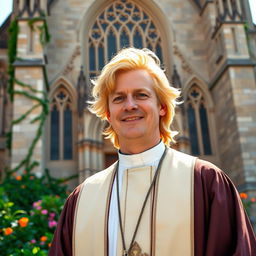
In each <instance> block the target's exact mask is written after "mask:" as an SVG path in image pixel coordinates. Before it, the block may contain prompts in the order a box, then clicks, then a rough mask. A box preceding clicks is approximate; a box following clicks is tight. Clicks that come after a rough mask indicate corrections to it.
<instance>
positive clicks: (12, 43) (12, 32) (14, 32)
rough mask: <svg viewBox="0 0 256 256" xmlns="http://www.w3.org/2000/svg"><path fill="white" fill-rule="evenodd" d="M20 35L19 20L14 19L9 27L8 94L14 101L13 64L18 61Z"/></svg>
mask: <svg viewBox="0 0 256 256" xmlns="http://www.w3.org/2000/svg"><path fill="white" fill-rule="evenodd" d="M18 33H19V26H18V22H17V19H14V20H13V21H12V22H11V25H10V27H9V40H8V59H9V67H8V75H9V85H8V93H9V94H10V99H11V100H13V85H14V75H15V72H14V67H13V62H14V61H15V59H16V53H17V38H18Z"/></svg>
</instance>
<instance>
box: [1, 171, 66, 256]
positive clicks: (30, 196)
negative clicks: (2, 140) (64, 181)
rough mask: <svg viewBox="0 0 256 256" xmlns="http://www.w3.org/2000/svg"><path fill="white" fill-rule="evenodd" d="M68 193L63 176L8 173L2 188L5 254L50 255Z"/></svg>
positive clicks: (2, 226) (2, 230) (2, 224)
mask: <svg viewBox="0 0 256 256" xmlns="http://www.w3.org/2000/svg"><path fill="white" fill-rule="evenodd" d="M66 196H67V192H66V186H63V185H61V184H60V182H59V180H55V179H52V178H51V181H50V182H49V179H47V178H46V177H42V178H37V177H36V176H35V175H31V174H23V175H18V176H10V177H7V178H6V180H5V181H4V183H3V184H2V186H1V188H0V252H1V255H6V256H18V255H40V256H44V255H48V250H49V247H50V246H51V241H52V238H53V233H54V231H55V228H56V225H57V220H58V219H59V217H60V212H61V210H62V207H63V204H64V201H65V198H66Z"/></svg>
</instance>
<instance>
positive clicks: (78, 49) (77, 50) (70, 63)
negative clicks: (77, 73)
mask: <svg viewBox="0 0 256 256" xmlns="http://www.w3.org/2000/svg"><path fill="white" fill-rule="evenodd" d="M80 55H81V47H80V46H79V45H78V46H77V47H76V48H75V50H74V52H73V54H72V55H71V57H70V58H69V61H68V63H67V65H66V66H65V68H64V70H63V72H62V74H63V75H67V74H68V73H70V72H71V71H72V70H73V69H74V61H75V58H76V57H77V56H80Z"/></svg>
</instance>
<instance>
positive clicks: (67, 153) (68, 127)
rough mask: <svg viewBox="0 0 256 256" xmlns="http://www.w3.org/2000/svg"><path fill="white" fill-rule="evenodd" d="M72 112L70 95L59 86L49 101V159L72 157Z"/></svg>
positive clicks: (69, 158) (67, 158)
mask: <svg viewBox="0 0 256 256" xmlns="http://www.w3.org/2000/svg"><path fill="white" fill-rule="evenodd" d="M72 112H73V111H72V101H71V97H70V96H69V93H68V92H67V90H66V89H65V88H64V87H63V86H61V87H60V88H59V90H57V91H56V93H55V94H54V96H53V98H52V101H51V117H50V121H51V124H50V128H51V129H50V139H51V142H50V159H51V160H63V159H64V160H71V159H72V158H73V138H72V124H73V120H72Z"/></svg>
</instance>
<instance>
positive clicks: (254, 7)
mask: <svg viewBox="0 0 256 256" xmlns="http://www.w3.org/2000/svg"><path fill="white" fill-rule="evenodd" d="M249 1H250V6H251V11H252V14H253V15H252V16H253V22H254V24H255V25H256V0H249ZM0 2H2V3H1V9H0V26H1V25H2V23H3V22H4V21H5V19H6V18H7V17H8V15H9V14H10V13H11V10H12V0H0ZM3 2H4V3H3Z"/></svg>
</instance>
